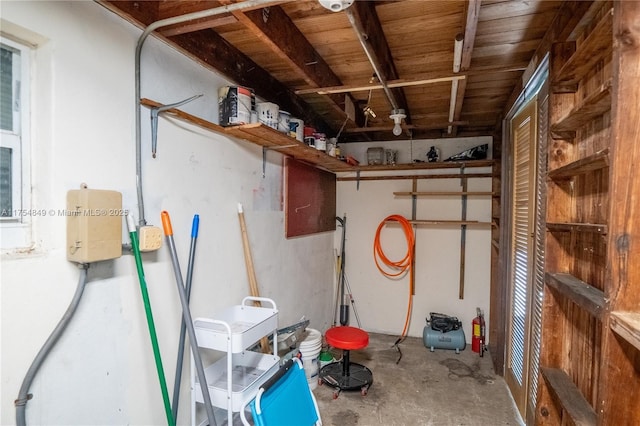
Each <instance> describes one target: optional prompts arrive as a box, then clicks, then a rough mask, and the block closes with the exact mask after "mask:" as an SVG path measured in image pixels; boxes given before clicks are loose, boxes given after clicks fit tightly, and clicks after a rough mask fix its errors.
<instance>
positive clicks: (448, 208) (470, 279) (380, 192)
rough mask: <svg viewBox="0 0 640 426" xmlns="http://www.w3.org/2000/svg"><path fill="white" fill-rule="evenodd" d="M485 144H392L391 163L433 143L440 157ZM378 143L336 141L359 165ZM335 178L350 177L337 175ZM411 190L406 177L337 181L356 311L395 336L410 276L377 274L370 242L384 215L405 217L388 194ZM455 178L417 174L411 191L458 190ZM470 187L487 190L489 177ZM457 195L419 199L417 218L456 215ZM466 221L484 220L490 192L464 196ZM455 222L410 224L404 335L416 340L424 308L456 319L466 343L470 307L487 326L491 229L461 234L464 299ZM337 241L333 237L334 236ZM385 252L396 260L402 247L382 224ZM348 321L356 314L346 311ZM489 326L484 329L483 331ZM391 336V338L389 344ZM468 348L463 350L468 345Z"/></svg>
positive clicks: (399, 202)
mask: <svg viewBox="0 0 640 426" xmlns="http://www.w3.org/2000/svg"><path fill="white" fill-rule="evenodd" d="M484 143H488V144H489V150H491V138H454V139H446V140H416V141H412V142H408V141H407V142H404V141H398V142H396V143H394V149H397V150H398V162H399V163H407V162H410V161H411V160H412V159H421V160H426V152H427V151H428V150H429V148H430V147H431V146H432V145H435V146H436V147H437V148H440V150H441V152H442V158H448V157H449V156H451V155H453V154H456V153H458V152H461V151H463V150H465V149H468V148H471V147H474V146H477V145H480V144H484ZM372 146H380V145H379V144H376V143H373V142H367V143H349V144H342V147H341V150H342V153H343V154H344V155H352V156H353V157H354V158H356V159H357V160H359V161H360V162H361V163H364V164H366V161H367V156H366V152H367V148H369V147H372ZM457 172H458V170H457V169H438V170H430V171H423V172H422V173H421V174H429V173H431V174H438V173H439V174H450V173H457ZM490 172H491V168H490V167H487V168H484V167H483V168H474V169H469V170H467V173H490ZM382 174H389V175H401V174H418V173H417V172H415V171H411V172H385V173H381V172H367V173H365V172H362V174H361V176H363V177H364V176H368V175H382ZM341 176H355V175H354V174H353V173H351V174H347V173H345V174H341ZM411 190H412V181H411V179H403V180H395V179H394V180H363V181H361V182H360V188H359V189H358V185H357V183H356V182H355V181H344V182H338V191H337V193H338V195H337V196H338V200H337V213H338V215H343V214H345V213H346V215H347V243H346V263H347V266H346V268H345V270H346V273H347V279H348V282H349V284H350V286H351V290H352V292H353V297H354V299H355V304H356V309H357V311H358V313H359V316H360V319H361V321H362V324H363V327H364V328H366V329H367V330H369V331H373V332H380V333H387V334H390V335H393V336H399V335H400V334H401V333H402V330H403V327H404V324H405V318H406V313H407V306H408V300H409V277H408V276H404V277H402V278H399V279H390V278H387V277H385V276H384V275H383V274H382V273H380V272H379V271H378V269H377V267H376V265H375V263H374V258H373V242H374V239H375V234H376V230H377V229H378V226H379V225H380V223H381V222H382V221H383V220H384V219H385V218H386V217H387V216H389V215H392V214H399V215H402V216H404V217H405V218H407V219H411V210H412V201H411V197H400V196H394V195H393V193H394V192H407V191H411ZM460 190H461V186H460V179H419V180H418V191H460ZM468 190H469V191H491V179H490V178H476V179H469V180H468ZM461 207H462V203H461V198H460V197H451V196H446V197H444V196H437V197H436V196H429V197H418V201H417V207H416V218H417V219H442V220H445V219H446V220H460V218H461V211H462V210H461ZM467 219H469V220H478V221H481V222H490V221H491V197H489V196H469V197H468V201H467ZM460 235H461V232H460V226H459V225H447V226H418V227H417V229H416V260H415V264H416V269H415V287H416V290H415V296H414V298H413V309H412V315H411V321H410V328H409V330H408V335H410V336H417V337H422V333H423V329H424V326H425V325H426V321H425V319H426V318H427V317H428V316H429V313H430V312H439V313H443V314H447V315H452V316H456V317H458V318H459V319H460V320H461V321H462V323H463V328H464V332H465V338H466V340H467V342H471V336H472V334H471V332H472V331H471V321H472V319H473V318H474V317H475V316H476V307H480V308H482V309H483V310H484V311H485V319H486V321H487V323H488V321H489V319H490V312H489V289H490V272H491V271H490V266H491V262H490V256H491V232H490V229H489V227H488V226H468V227H467V234H466V256H465V288H464V299H463V300H460V299H459V297H458V294H459V293H458V290H459V281H460V278H459V277H460ZM336 238H339V235H337V234H336ZM381 241H382V246H383V249H384V252H385V253H386V255H387V257H389V258H390V259H392V260H400V259H402V257H403V256H404V255H405V253H406V250H407V245H406V240H405V237H404V233H403V231H402V229H401V227H400V226H399V225H386V226H385V227H384V228H383V230H382V233H381ZM336 246H339V241H338V240H337V241H336ZM351 318H352V321H351V324H352V325H353V324H355V318H354V316H353V315H352V316H351ZM487 331H488V328H487ZM394 341H395V339H394V338H390V344H393V343H394ZM469 350H470V348H469Z"/></svg>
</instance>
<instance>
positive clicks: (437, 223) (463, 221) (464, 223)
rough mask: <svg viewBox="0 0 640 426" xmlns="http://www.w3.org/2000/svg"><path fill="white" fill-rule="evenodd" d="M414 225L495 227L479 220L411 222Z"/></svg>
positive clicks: (420, 220) (417, 220)
mask: <svg viewBox="0 0 640 426" xmlns="http://www.w3.org/2000/svg"><path fill="white" fill-rule="evenodd" d="M409 223H411V224H412V225H493V223H492V222H480V221H477V220H427V219H416V220H410V221H409Z"/></svg>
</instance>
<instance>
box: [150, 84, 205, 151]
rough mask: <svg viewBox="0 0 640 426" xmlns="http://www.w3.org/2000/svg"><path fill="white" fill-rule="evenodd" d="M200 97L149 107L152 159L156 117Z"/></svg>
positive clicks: (155, 145)
mask: <svg viewBox="0 0 640 426" xmlns="http://www.w3.org/2000/svg"><path fill="white" fill-rule="evenodd" d="M202 96H203V95H202V94H200V95H195V96H192V97H190V98H187V99H184V100H182V101H179V102H176V103H173V104H168V105H162V106H159V107H151V156H152V157H153V158H156V150H157V147H158V115H160V113H161V112H164V111H166V110H169V109H171V108H178V107H179V106H182V105H184V104H188V103H189V102H191V101H195V100H196V99H198V98H200V97H202Z"/></svg>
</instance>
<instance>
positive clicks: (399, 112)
mask: <svg viewBox="0 0 640 426" xmlns="http://www.w3.org/2000/svg"><path fill="white" fill-rule="evenodd" d="M389 118H390V119H392V120H393V124H394V126H393V134H394V135H395V136H400V135H401V134H402V127H401V124H402V119H403V118H407V115H406V114H405V113H404V110H403V109H394V110H392V111H391V115H389Z"/></svg>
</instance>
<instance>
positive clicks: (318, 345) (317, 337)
mask: <svg viewBox="0 0 640 426" xmlns="http://www.w3.org/2000/svg"><path fill="white" fill-rule="evenodd" d="M299 350H300V355H301V361H302V366H303V367H304V373H305V376H307V383H309V387H310V388H311V390H313V389H315V388H316V386H318V372H319V367H320V361H319V360H318V356H319V355H320V351H321V350H322V334H321V333H320V332H319V331H318V330H314V329H313V328H307V335H306V337H305V338H304V339H303V340H302V341H301V342H300V347H299Z"/></svg>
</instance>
